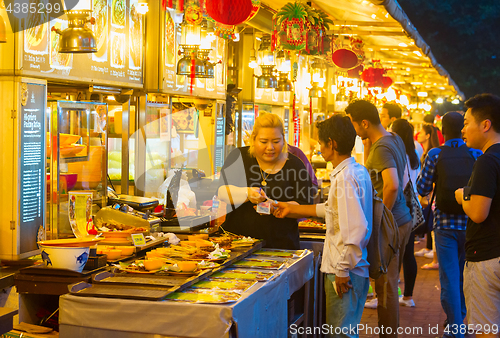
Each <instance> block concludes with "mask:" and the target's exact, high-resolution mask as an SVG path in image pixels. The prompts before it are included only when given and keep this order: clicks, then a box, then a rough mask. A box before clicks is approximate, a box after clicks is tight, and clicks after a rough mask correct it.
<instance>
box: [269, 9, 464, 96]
mask: <svg viewBox="0 0 500 338" xmlns="http://www.w3.org/2000/svg"><path fill="white" fill-rule="evenodd" d="M289 1H293V0H264V3H265V5H266V7H268V8H270V9H272V10H274V11H277V10H279V9H280V8H281V7H283V6H284V5H285V4H286V3H287V2H289ZM312 6H313V7H315V8H319V9H321V10H323V11H324V12H326V13H328V15H329V16H330V17H331V19H332V20H333V21H334V23H335V25H334V26H333V27H330V32H329V33H330V34H338V33H339V31H340V29H341V28H342V32H346V33H348V34H349V35H351V34H352V35H355V36H359V37H360V38H361V39H362V40H363V42H364V51H365V55H366V58H367V59H368V60H371V59H375V60H381V63H382V65H383V66H384V68H387V69H390V70H389V75H390V76H391V77H392V78H393V80H394V86H395V87H396V88H399V89H401V90H403V91H405V92H411V93H416V92H420V91H426V92H428V93H429V96H430V97H448V98H455V97H457V96H458V97H459V98H461V99H464V98H465V97H464V94H463V93H462V92H461V91H460V89H459V88H458V86H457V85H456V84H455V82H454V81H453V80H452V78H451V77H450V75H449V74H448V72H447V71H446V70H445V69H444V68H443V67H442V66H441V65H440V64H439V63H438V62H437V61H436V59H435V58H434V56H433V55H432V52H431V49H430V47H429V46H428V45H427V44H426V42H425V41H424V40H423V38H422V37H421V36H420V34H419V33H418V31H417V29H416V28H415V26H413V25H412V23H411V22H410V20H409V18H408V16H407V15H406V14H405V13H404V11H403V10H402V8H401V7H400V6H399V4H398V3H397V1H396V0H337V1H332V0H314V1H312Z"/></svg>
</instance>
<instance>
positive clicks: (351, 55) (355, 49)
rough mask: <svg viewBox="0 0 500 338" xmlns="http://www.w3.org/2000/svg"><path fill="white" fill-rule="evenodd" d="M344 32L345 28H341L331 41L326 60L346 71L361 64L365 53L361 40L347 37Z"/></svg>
mask: <svg viewBox="0 0 500 338" xmlns="http://www.w3.org/2000/svg"><path fill="white" fill-rule="evenodd" d="M346 32H347V31H346V29H345V28H341V30H340V31H339V34H338V35H337V36H336V37H334V38H333V39H332V40H331V42H330V52H329V53H328V57H327V59H328V61H331V62H333V64H334V65H335V66H337V67H339V68H342V69H346V70H348V69H352V68H356V67H358V66H359V65H360V64H362V63H363V61H364V60H365V52H364V51H363V47H364V44H363V40H361V39H360V38H359V37H354V36H349V37H347V36H346V35H345V34H346Z"/></svg>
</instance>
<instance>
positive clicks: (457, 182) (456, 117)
mask: <svg viewBox="0 0 500 338" xmlns="http://www.w3.org/2000/svg"><path fill="white" fill-rule="evenodd" d="M442 122H443V135H444V139H445V143H444V145H443V146H441V147H438V148H433V149H431V150H429V153H428V154H427V157H426V159H425V162H424V166H423V168H422V171H421V173H420V175H419V177H418V179H417V190H418V193H419V194H420V195H421V196H429V195H430V194H431V192H432V191H433V185H434V184H436V187H435V192H434V196H435V200H436V208H435V210H434V233H435V244H436V252H437V259H438V263H439V281H440V283H441V306H442V307H443V310H444V313H446V325H447V326H448V327H449V328H452V327H454V325H455V326H456V327H460V325H461V324H463V321H464V318H465V315H466V313H467V310H466V308H465V299H464V293H463V270H464V264H465V225H466V224H467V215H466V214H465V212H464V211H463V209H462V207H461V206H460V205H459V204H458V203H457V202H456V201H455V190H456V189H458V188H460V187H463V186H464V185H466V184H467V182H468V181H469V178H470V175H471V173H472V167H473V166H474V162H475V161H476V159H477V157H478V156H480V155H481V152H480V151H478V150H475V149H471V148H468V147H467V146H466V145H465V142H464V141H463V140H462V128H463V127H464V118H463V116H462V114H460V113H457V112H449V113H446V114H445V115H444V116H443V121H442ZM446 325H445V326H446ZM444 337H460V338H463V337H464V332H463V331H462V332H460V330H457V331H456V332H455V333H454V332H453V331H452V332H446V331H445V334H444Z"/></svg>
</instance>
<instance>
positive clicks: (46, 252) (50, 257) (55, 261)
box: [40, 245, 90, 272]
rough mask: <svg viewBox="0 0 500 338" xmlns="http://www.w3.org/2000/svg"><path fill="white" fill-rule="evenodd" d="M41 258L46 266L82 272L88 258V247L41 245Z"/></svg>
mask: <svg viewBox="0 0 500 338" xmlns="http://www.w3.org/2000/svg"><path fill="white" fill-rule="evenodd" d="M40 249H41V250H42V259H43V262H44V263H45V266H46V267H48V268H58V269H69V270H73V271H77V272H82V271H83V267H84V266H85V264H86V263H87V260H88V258H89V251H90V248H88V247H87V248H71V247H60V246H44V245H41V246H40Z"/></svg>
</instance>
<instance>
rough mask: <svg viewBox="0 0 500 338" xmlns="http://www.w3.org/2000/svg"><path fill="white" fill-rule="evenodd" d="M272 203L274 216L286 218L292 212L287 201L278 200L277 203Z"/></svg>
mask: <svg viewBox="0 0 500 338" xmlns="http://www.w3.org/2000/svg"><path fill="white" fill-rule="evenodd" d="M271 205H272V207H273V215H274V217H277V218H285V217H286V215H288V214H289V213H290V212H291V210H290V204H288V203H287V202H278V203H276V204H274V203H272V204H271Z"/></svg>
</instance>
